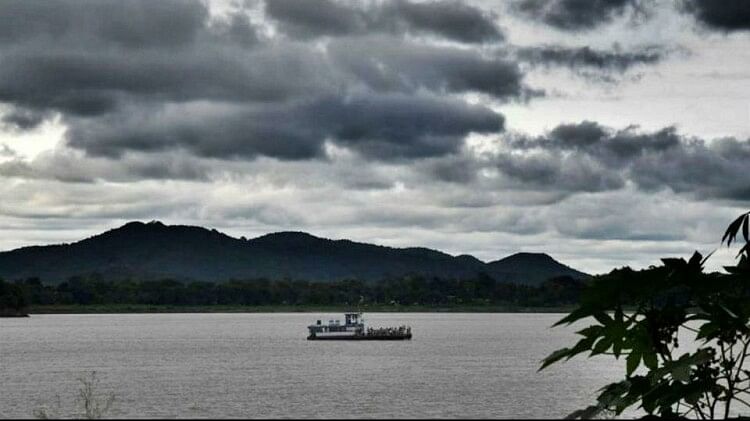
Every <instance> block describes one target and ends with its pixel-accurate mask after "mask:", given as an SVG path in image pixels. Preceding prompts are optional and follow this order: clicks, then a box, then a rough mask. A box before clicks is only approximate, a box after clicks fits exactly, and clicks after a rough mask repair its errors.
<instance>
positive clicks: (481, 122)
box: [68, 94, 504, 160]
mask: <svg viewBox="0 0 750 421" xmlns="http://www.w3.org/2000/svg"><path fill="white" fill-rule="evenodd" d="M196 116H200V117H201V118H195V117H196ZM503 127H504V119H503V117H502V116H501V115H499V114H497V113H495V112H494V111H492V110H490V109H489V108H486V107H483V106H472V105H468V104H466V103H465V102H463V101H460V100H453V99H445V98H439V97H435V96H418V95H416V96H415V95H402V94H386V95H374V94H371V95H367V96H365V97H355V98H347V99H344V98H338V97H330V98H322V99H318V100H314V101H309V102H302V103H284V104H276V105H262V106H257V107H238V108H234V109H228V110H224V109H220V110H204V111H202V110H194V109H190V108H189V107H188V108H185V107H176V108H175V109H174V110H171V111H170V110H162V111H159V110H144V111H143V112H142V113H138V112H133V113H132V114H131V117H130V118H129V119H125V120H123V119H122V118H121V117H120V116H119V115H113V116H112V117H111V118H101V119H96V120H89V121H85V122H80V123H78V124H74V126H73V128H72V129H71V130H70V132H69V133H68V136H69V143H70V145H71V146H73V147H75V148H79V149H83V150H85V151H87V152H88V153H90V154H93V155H101V156H109V157H116V156H119V155H121V154H122V153H123V152H127V151H146V152H148V151H152V152H157V151H163V150H168V149H186V150H188V151H190V152H192V153H194V154H196V155H199V156H206V157H215V158H229V159H233V158H252V157H256V156H259V155H264V156H271V157H276V158H280V159H292V160H293V159H309V158H315V157H321V156H322V155H323V145H324V143H325V141H326V140H328V139H330V140H332V141H334V142H336V143H338V144H340V145H345V146H347V147H349V148H351V149H354V150H356V151H358V152H360V153H361V154H363V155H365V156H368V157H372V158H378V159H398V158H402V157H403V158H421V157H429V156H436V155H444V154H449V153H454V152H456V151H458V149H459V148H460V147H461V145H462V139H463V137H464V136H466V135H467V134H469V133H471V132H478V133H493V132H495V133H496V132H500V131H502V130H503Z"/></svg>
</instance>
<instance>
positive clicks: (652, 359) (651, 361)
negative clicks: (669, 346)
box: [643, 350, 659, 370]
mask: <svg viewBox="0 0 750 421" xmlns="http://www.w3.org/2000/svg"><path fill="white" fill-rule="evenodd" d="M643 364H644V365H645V366H646V367H648V369H649V370H656V368H657V367H658V366H659V360H658V359H657V358H656V352H653V351H650V350H649V351H648V352H645V353H644V354H643Z"/></svg>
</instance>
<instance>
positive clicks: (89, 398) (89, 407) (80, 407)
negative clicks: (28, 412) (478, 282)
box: [33, 371, 115, 419]
mask: <svg viewBox="0 0 750 421" xmlns="http://www.w3.org/2000/svg"><path fill="white" fill-rule="evenodd" d="M76 380H78V382H79V383H80V386H79V388H78V394H77V396H76V399H75V401H74V404H75V412H76V413H77V414H76V416H75V417H76V418H80V419H100V418H104V417H105V416H106V415H107V413H108V412H109V411H110V410H111V409H112V404H113V403H114V402H115V394H114V393H112V392H110V393H104V394H102V393H99V392H97V389H98V388H99V378H97V377H96V371H91V372H89V373H88V374H86V375H81V376H79V377H78V378H77V379H76ZM62 412H63V409H62V404H61V401H60V396H59V395H56V400H55V405H53V407H52V408H47V407H43V408H37V409H35V410H34V412H33V415H34V417H36V418H39V419H50V418H62V416H61V414H62Z"/></svg>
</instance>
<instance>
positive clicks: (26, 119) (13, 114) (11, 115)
mask: <svg viewBox="0 0 750 421" xmlns="http://www.w3.org/2000/svg"><path fill="white" fill-rule="evenodd" d="M48 117H49V114H48V113H45V112H43V111H38V110H30V109H24V108H18V107H17V108H13V109H11V110H10V111H9V112H7V113H5V114H3V116H2V118H0V122H1V123H2V126H4V127H5V128H6V129H10V130H31V129H35V128H37V127H39V125H40V124H42V122H44V120H45V119H47V118H48Z"/></svg>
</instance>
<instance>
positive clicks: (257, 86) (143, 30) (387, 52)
mask: <svg viewBox="0 0 750 421" xmlns="http://www.w3.org/2000/svg"><path fill="white" fill-rule="evenodd" d="M87 4H88V3H85V2H76V1H61V2H54V3H29V2H23V1H21V2H11V3H8V4H4V6H3V8H2V9H0V21H5V22H6V23H8V26H7V27H3V28H2V29H0V54H2V57H3V60H2V61H1V62H0V102H4V103H5V104H6V105H8V106H9V107H10V112H9V113H6V114H5V115H4V116H3V121H4V123H5V124H6V125H7V126H13V127H17V128H19V129H30V128H33V127H36V126H38V125H39V124H40V123H41V122H42V121H44V119H46V118H50V116H53V115H58V114H59V115H60V117H61V118H60V121H61V122H62V124H63V125H64V126H65V127H66V128H67V131H66V135H65V140H66V142H67V145H68V146H71V147H73V148H75V149H77V150H79V151H84V152H86V153H87V154H90V155H91V156H104V157H110V158H113V157H119V156H122V155H123V154H124V153H126V152H140V153H163V152H166V151H183V152H188V153H191V154H194V155H195V156H196V157H206V158H218V159H229V160H233V159H255V158H257V157H260V156H266V157H274V158H278V159H283V160H306V159H323V158H325V153H324V150H323V145H324V144H325V142H326V141H330V142H333V143H335V144H337V145H339V146H340V147H346V148H349V149H351V150H352V151H355V152H357V153H360V154H362V155H363V156H367V157H370V158H373V159H381V160H394V159H420V158H424V157H432V156H439V155H445V154H452V153H455V152H456V151H458V150H459V149H460V148H461V147H462V144H463V140H464V138H465V137H466V136H467V135H468V134H470V133H491V132H495V133H499V132H501V131H502V130H503V128H504V118H503V116H502V115H501V114H499V113H498V112H497V111H493V110H492V109H491V108H490V107H488V106H486V105H475V104H472V103H470V102H469V101H468V100H467V98H466V97H465V96H464V94H481V95H485V96H487V97H490V98H492V99H493V100H497V101H504V102H505V101H515V100H526V99H528V98H529V97H531V96H534V95H538V94H539V93H538V92H537V91H534V90H533V89H531V88H528V87H527V86H525V84H524V83H523V74H522V72H521V70H520V69H519V66H518V64H517V63H515V62H513V61H510V60H505V59H502V58H498V57H495V56H490V55H486V54H484V53H483V51H482V50H481V49H479V48H474V47H472V48H466V47H457V46H455V45H453V46H450V45H445V44H439V43H435V42H433V40H432V39H422V40H421V41H417V40H414V39H408V37H407V35H408V34H412V33H419V34H430V36H433V35H435V36H440V37H445V38H449V39H452V40H457V41H461V42H464V41H465V42H470V43H471V42H484V41H497V40H500V39H501V33H500V32H499V29H497V28H496V26H495V25H494V21H493V17H492V16H491V14H489V13H486V12H484V11H482V10H481V9H477V8H474V7H473V6H468V5H465V4H463V3H458V2H453V1H438V2H431V3H414V4H412V3H410V2H407V1H402V0H394V1H390V2H380V3H367V4H366V6H367V7H372V8H374V9H373V10H375V9H376V10H375V11H376V12H377V13H376V15H377V16H374V15H371V14H370V13H365V11H363V10H364V9H363V10H359V9H358V8H361V7H365V6H362V5H359V6H353V5H351V4H348V3H335V2H327V1H323V2H318V3H316V4H313V3H312V2H311V3H307V2H293V3H286V2H283V1H278V2H276V1H274V2H271V3H269V4H267V5H266V8H267V10H266V13H268V14H270V15H272V16H275V17H277V18H278V19H282V18H283V17H285V16H286V17H289V19H292V18H291V17H290V16H297V15H296V14H295V13H297V12H299V10H302V9H304V10H305V14H304V17H305V19H312V20H314V21H316V22H317V20H319V19H324V18H323V17H322V15H321V16H317V15H315V14H314V13H315V12H314V11H310V10H307V9H306V8H310V7H312V6H318V7H319V8H320V9H319V10H318V11H321V10H328V9H331V10H334V9H335V10H334V11H336V10H338V11H339V12H340V14H341V16H339V17H337V14H336V13H333V14H331V15H326V16H328V17H327V18H325V19H333V20H336V19H340V20H342V22H348V23H346V24H344V23H341V24H336V23H335V22H333V21H325V22H324V23H325V25H323V26H325V27H326V28H329V29H331V28H333V29H331V30H335V31H339V32H341V33H342V34H344V33H346V34H349V35H351V36H346V37H343V36H342V37H337V38H335V39H333V40H330V41H329V42H327V43H325V44H317V43H315V42H313V41H310V40H308V39H300V40H290V39H288V38H285V37H278V36H275V37H274V36H272V35H268V34H267V33H266V32H264V31H263V30H261V28H260V27H257V25H260V24H257V23H253V22H252V21H251V19H250V17H249V16H250V11H248V10H245V9H233V10H231V11H230V12H228V13H224V14H221V15H212V14H211V13H209V12H210V11H209V10H208V7H207V5H206V4H204V3H203V2H200V1H197V0H196V1H166V2H150V1H136V2H126V3H122V2H115V1H105V2H101V3H99V2H97V3H95V4H93V5H91V7H87ZM326 8H328V9H326ZM298 9H299V10H298ZM307 12H310V13H309V14H307ZM360 12H362V13H364V14H360ZM357 16H359V18H361V19H364V20H365V21H366V22H365V23H366V25H365V26H364V27H363V28H362V30H361V31H359V30H357V31H354V30H353V29H351V28H349V26H350V25H353V23H352V22H355V21H356V20H357V19H359V18H357ZM300 19H301V18H300ZM352 19H354V20H352ZM282 20H283V19H282ZM11 23H12V24H11ZM342 25H343V26H342ZM347 25H349V26H347ZM336 28H340V29H336ZM341 28H344V29H346V28H349V29H346V30H344V29H341ZM353 31H354V32H353ZM362 51H368V54H367V55H363V54H360V52H362ZM8 165H10V164H8Z"/></svg>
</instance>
